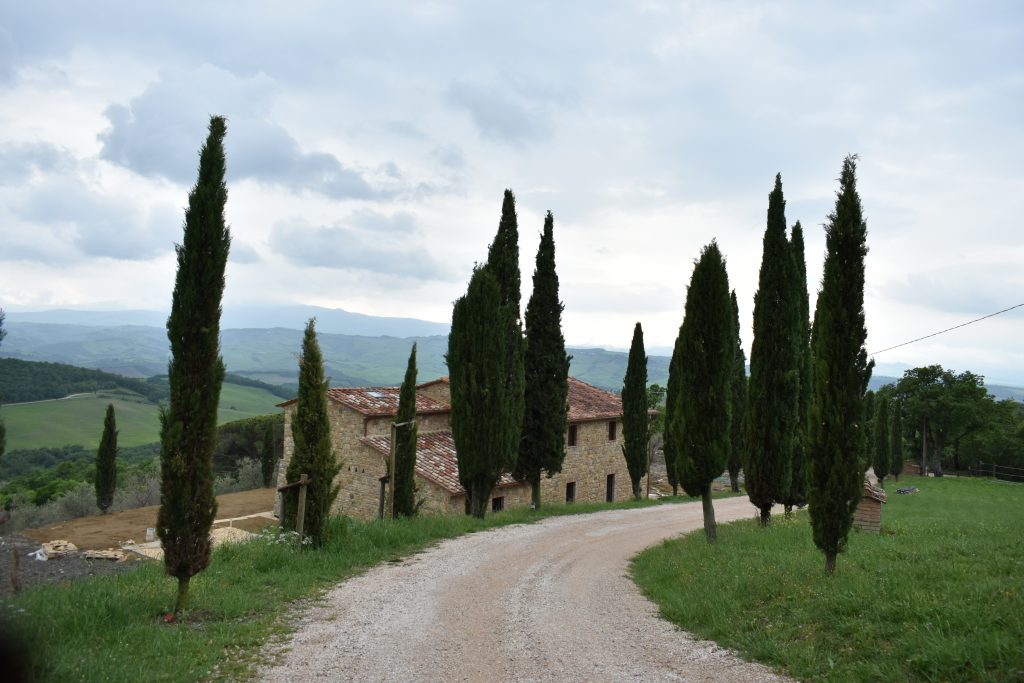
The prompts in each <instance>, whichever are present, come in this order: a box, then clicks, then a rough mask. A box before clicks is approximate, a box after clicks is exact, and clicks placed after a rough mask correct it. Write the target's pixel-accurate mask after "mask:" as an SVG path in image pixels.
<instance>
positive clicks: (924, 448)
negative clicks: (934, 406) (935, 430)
mask: <svg viewBox="0 0 1024 683" xmlns="http://www.w3.org/2000/svg"><path fill="white" fill-rule="evenodd" d="M926 474H928V418H921V476H922V477H923V476H925V475H926Z"/></svg>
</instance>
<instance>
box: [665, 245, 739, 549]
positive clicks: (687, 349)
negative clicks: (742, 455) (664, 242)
mask: <svg viewBox="0 0 1024 683" xmlns="http://www.w3.org/2000/svg"><path fill="white" fill-rule="evenodd" d="M735 338H736V330H735V329H734V328H733V309H732V302H731V300H730V298H729V276H728V274H727V273H726V270H725V260H724V259H723V258H722V253H721V251H719V249H718V244H717V243H715V242H712V243H711V244H709V245H708V246H706V247H704V249H703V251H702V252H701V255H700V260H698V261H697V264H696V266H695V267H694V269H693V276H692V277H691V279H690V286H689V288H688V289H687V294H686V309H685V313H684V316H683V324H682V325H681V326H680V328H679V339H678V343H679V348H680V351H681V354H680V355H681V358H682V359H683V363H682V365H681V369H682V372H681V373H680V375H679V379H678V382H677V390H678V392H679V393H678V395H677V396H676V400H675V403H674V406H673V412H672V413H670V414H669V415H668V420H669V421H670V422H672V423H673V429H672V431H673V433H674V434H675V435H676V436H677V438H678V441H677V448H678V451H677V457H678V460H677V469H678V470H679V482H680V483H681V484H682V485H683V489H684V490H685V491H686V492H687V493H688V494H689V495H691V496H700V497H701V499H702V500H703V503H704V534H705V535H706V537H707V539H708V542H709V543H712V542H714V541H715V538H716V528H715V509H714V506H713V505H712V503H711V482H712V481H713V480H714V479H715V477H718V476H719V475H721V474H722V472H723V470H725V465H726V463H727V462H728V461H729V450H730V446H731V441H732V429H731V422H732V420H731V417H732V415H731V413H732V411H731V402H732V394H731V391H730V389H731V385H732V379H733V375H734V374H735V371H736V351H735V344H736V341H735Z"/></svg>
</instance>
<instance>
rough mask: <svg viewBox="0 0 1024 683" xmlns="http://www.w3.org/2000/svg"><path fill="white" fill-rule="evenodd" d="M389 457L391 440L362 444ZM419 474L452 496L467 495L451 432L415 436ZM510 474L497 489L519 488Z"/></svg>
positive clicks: (366, 439)
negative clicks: (461, 479) (460, 478)
mask: <svg viewBox="0 0 1024 683" xmlns="http://www.w3.org/2000/svg"><path fill="white" fill-rule="evenodd" d="M359 441H360V443H363V444H366V445H367V446H369V447H370V448H373V449H374V450H376V451H377V452H379V453H380V454H381V456H382V457H385V458H386V457H388V456H389V455H390V453H391V437H390V436H367V437H363V438H362V439H360V440H359ZM416 474H418V475H420V476H421V477H423V478H424V479H426V480H427V481H432V482H434V483H435V484H437V485H438V486H440V487H441V488H443V489H444V490H446V491H447V492H448V493H450V494H452V495H464V494H465V493H466V490H465V489H464V488H462V486H461V485H460V484H459V463H458V460H456V459H455V441H454V439H452V433H451V432H427V433H426V434H417V435H416ZM517 485H518V482H516V480H515V479H513V478H512V477H510V476H509V475H508V474H503V475H501V479H500V480H499V481H498V485H497V486H496V488H503V487H506V486H517Z"/></svg>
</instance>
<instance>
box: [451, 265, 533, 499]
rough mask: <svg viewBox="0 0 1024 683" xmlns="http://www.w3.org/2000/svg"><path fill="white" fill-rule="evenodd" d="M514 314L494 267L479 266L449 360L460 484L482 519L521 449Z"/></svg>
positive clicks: (457, 312) (457, 310)
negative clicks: (512, 365) (512, 357)
mask: <svg viewBox="0 0 1024 683" xmlns="http://www.w3.org/2000/svg"><path fill="white" fill-rule="evenodd" d="M510 317H511V309H510V308H508V307H505V306H502V305H501V288H500V287H499V285H498V281H497V279H495V277H494V275H493V274H492V273H491V272H490V269H489V268H488V267H486V266H483V267H480V266H477V267H476V268H474V269H473V276H472V278H470V281H469V287H468V288H467V290H466V294H465V295H464V296H462V297H460V298H459V299H458V300H457V301H456V302H455V306H454V308H453V310H452V326H451V331H450V332H449V334H448V354H447V361H448V374H449V384H450V387H451V402H452V413H451V421H452V438H453V439H454V440H455V448H456V450H457V452H458V464H459V482H460V483H461V484H462V487H463V488H464V489H465V490H466V496H467V501H468V502H467V512H468V513H469V514H472V515H473V516H474V517H478V518H481V519H482V518H483V516H484V515H485V514H486V512H487V503H488V502H489V499H490V496H491V491H492V490H493V489H494V486H495V485H496V484H497V483H498V480H499V479H500V478H501V474H502V472H507V471H511V470H512V469H513V467H514V466H515V460H516V451H517V450H518V448H519V435H520V431H521V427H522V425H521V424H520V422H519V421H517V419H516V415H515V403H516V397H515V396H510V395H509V394H510V392H509V384H510V382H509V381H508V380H509V376H508V365H509V353H508V349H507V347H508V345H509V343H511V339H510V337H509V335H508V329H509V322H510ZM518 382H519V383H520V385H521V383H522V377H520V378H519V380H518ZM512 383H513V384H514V382H512ZM521 400H522V399H521V397H520V398H519V401H520V402H521Z"/></svg>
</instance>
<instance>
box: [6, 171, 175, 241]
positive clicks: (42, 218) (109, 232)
mask: <svg viewBox="0 0 1024 683" xmlns="http://www.w3.org/2000/svg"><path fill="white" fill-rule="evenodd" d="M10 209H11V211H12V212H13V213H14V214H15V215H17V216H18V217H19V218H21V219H23V220H25V221H28V222H31V223H36V224H41V225H45V226H50V227H54V228H61V229H68V230H69V231H68V232H67V238H68V240H69V241H70V242H71V243H72V244H74V246H75V247H77V248H78V250H79V251H80V252H81V253H82V254H84V255H87V256H101V257H108V258H114V259H123V260H132V261H134V260H145V259H149V258H152V257H153V256H156V255H157V254H159V253H161V252H162V251H166V250H170V249H171V248H172V245H173V241H174V235H175V232H174V228H175V225H176V224H177V225H180V220H181V212H180V211H177V210H176V209H174V208H173V207H171V206H170V205H156V206H153V207H149V208H148V209H143V210H139V209H137V208H136V207H135V205H134V204H132V203H130V202H124V201H117V200H114V199H110V198H108V197H103V196H101V195H97V194H95V193H94V192H92V191H90V189H89V188H87V187H85V186H84V185H83V184H82V183H81V182H79V181H78V180H77V179H74V178H66V177H58V178H51V179H49V180H47V181H46V182H44V183H42V184H40V185H37V186H34V187H32V188H31V189H30V190H29V191H28V192H26V193H25V194H24V196H23V197H21V198H20V199H19V200H17V201H15V202H12V203H11V205H10Z"/></svg>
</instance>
